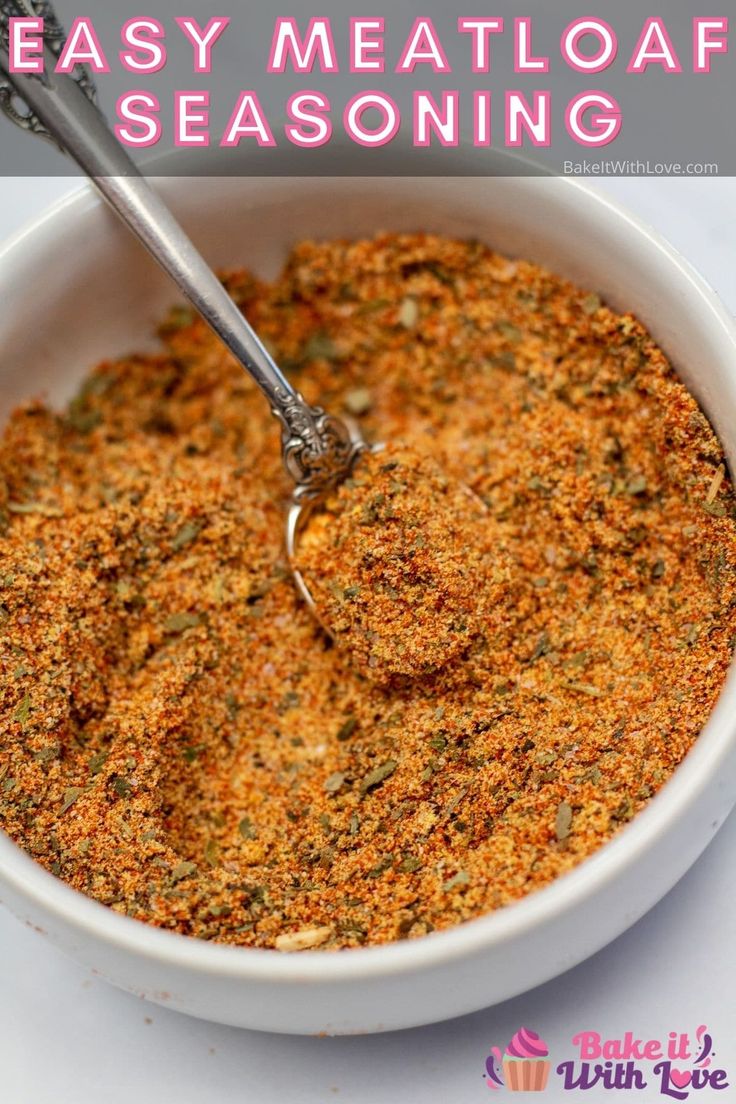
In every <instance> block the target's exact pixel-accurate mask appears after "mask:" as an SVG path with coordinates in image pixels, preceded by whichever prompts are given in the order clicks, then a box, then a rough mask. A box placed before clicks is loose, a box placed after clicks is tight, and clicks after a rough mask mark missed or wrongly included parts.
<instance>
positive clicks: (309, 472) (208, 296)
mask: <svg viewBox="0 0 736 1104" xmlns="http://www.w3.org/2000/svg"><path fill="white" fill-rule="evenodd" d="M27 15H38V16H42V17H43V18H44V20H45V29H44V37H45V39H46V51H45V59H46V65H45V68H46V73H45V74H43V75H41V74H38V75H20V74H11V73H10V72H9V61H8V47H9V20H10V19H11V18H12V17H13V16H27ZM63 39H64V36H63V32H62V31H61V28H60V26H59V22H58V20H57V19H56V16H55V14H54V12H53V9H52V6H51V5H50V4H49V3H47V2H46V0H43V2H39V0H0V108H2V109H3V110H4V111H5V113H6V114H7V115H8V116H9V117H10V118H11V119H12V120H13V121H14V122H16V123H17V124H18V125H20V126H22V127H23V128H24V129H26V130H30V131H32V132H34V133H38V134H41V135H42V136H43V137H47V138H51V139H52V140H53V141H54V142H55V143H56V144H57V145H58V146H59V147H60V148H61V150H62V151H63V152H64V153H67V154H68V155H69V156H70V157H71V158H72V159H73V160H74V161H76V163H77V164H78V165H79V166H80V167H81V168H82V169H83V171H84V172H85V173H86V174H87V176H89V177H90V179H91V180H92V181H93V182H94V184H95V185H96V186H97V188H98V189H99V191H100V192H101V193H102V195H103V196H104V198H105V199H106V200H107V202H108V203H109V204H110V206H111V207H112V208H113V209H114V210H115V211H116V212H117V214H118V215H119V216H120V218H121V219H122V220H123V222H125V223H126V225H127V226H128V227H129V228H130V229H131V230H132V231H133V233H134V234H135V235H136V237H137V238H138V239H139V240H140V241H141V242H142V243H143V245H144V246H145V247H146V249H148V251H149V252H150V253H151V254H152V255H153V257H155V259H156V260H157V261H158V263H159V264H160V265H161V267H162V268H163V269H164V270H165V271H166V272H167V273H168V274H169V275H170V276H171V277H172V279H173V280H174V282H175V283H176V284H177V285H178V287H179V289H180V290H181V291H182V292H183V293H184V295H186V297H187V298H188V299H189V301H190V302H191V303H192V305H193V306H194V307H195V308H196V309H197V310H198V311H199V313H200V314H201V315H202V317H203V318H204V319H205V321H207V322H208V323H209V325H210V326H211V327H212V329H213V330H214V331H215V333H216V334H217V335H218V337H220V338H221V339H222V341H223V342H224V343H225V345H226V346H227V348H228V349H229V350H230V352H231V353H232V354H233V356H234V357H235V358H236V359H237V360H238V361H239V362H240V364H242V365H243V367H244V368H245V369H246V371H247V372H248V373H249V374H250V375H251V377H252V378H253V379H254V381H255V382H256V383H257V384H258V386H259V387H260V389H261V391H262V392H263V393H264V395H265V396H266V398H267V399H268V401H269V403H270V405H271V409H272V411H273V413H274V414H275V415H276V417H277V418H278V419H279V421H280V423H281V430H282V451H283V458H284V464H285V466H286V468H287V471H288V472H289V474H290V475H291V477H292V478H293V480H294V482H295V484H296V487H295V491H294V494H295V498H296V499H297V500H301V499H311V498H317V497H319V496H320V495H321V494H322V493H324V491H325V490H327V489H328V488H329V487H331V486H333V485H334V484H335V483H337V482H339V481H340V480H341V479H342V478H344V477H345V476H346V475H347V474H348V473H349V471H350V469H351V468H352V465H353V463H354V461H355V458H356V456H357V454H358V453H359V452H360V450H361V448H362V447H363V446H362V442H360V441H359V440H356V439H355V438H354V437H353V436H352V435H351V432H350V430H349V429H348V427H347V426H346V425H345V423H344V422H342V421H341V420H340V419H338V418H335V417H334V416H332V415H330V414H328V413H326V412H325V411H324V410H322V409H321V408H320V407H313V406H310V405H309V404H308V403H306V402H305V401H304V399H303V397H302V396H301V395H300V394H299V393H298V392H297V391H295V390H294V388H293V387H292V386H291V384H290V383H289V381H288V380H287V379H286V377H285V376H284V375H283V373H282V372H281V370H280V369H279V367H278V366H277V364H276V363H275V361H274V360H273V358H272V357H271V356H270V354H269V353H268V350H267V349H266V348H265V346H264V345H263V343H262V342H261V340H260V339H259V337H258V335H257V334H256V333H255V331H254V330H253V329H252V328H251V326H250V325H249V324H248V322H247V321H246V319H245V318H244V317H243V315H242V313H241V312H240V310H239V309H238V307H237V306H236V305H235V303H234V302H233V301H232V299H231V298H230V296H229V295H228V294H227V292H226V291H225V289H224V287H223V286H222V284H221V283H220V281H219V280H218V279H217V277H216V276H215V274H214V272H213V271H212V270H211V268H210V267H209V265H208V264H207V263H206V262H205V260H204V258H203V257H202V256H201V254H200V253H199V252H198V250H197V249H196V248H195V247H194V245H193V244H192V242H191V241H190V240H189V238H188V237H187V235H186V234H185V233H184V231H183V229H182V228H181V226H180V225H179V223H178V222H177V221H176V219H175V218H174V217H173V215H172V214H171V212H170V211H169V209H168V207H167V206H166V204H165V203H164V202H163V200H162V199H161V198H160V197H159V196H158V195H157V194H156V192H154V191H153V189H152V188H151V186H150V185H149V184H148V182H147V181H146V180H145V179H144V178H143V177H142V176H141V175H140V173H139V172H138V170H137V169H136V167H135V165H134V164H133V162H132V161H131V160H130V158H129V157H128V155H127V154H126V153H125V151H124V149H123V147H122V146H121V145H120V144H119V142H118V141H117V139H116V138H115V136H114V135H113V133H112V131H111V130H110V129H109V127H108V125H107V122H106V120H105V119H104V117H103V115H102V114H101V112H100V111H99V110H98V108H97V107H96V105H95V103H94V85H93V84H92V82H91V78H89V76H87V77H86V78H85V77H81V78H78V79H74V78H72V77H70V76H65V75H63V74H57V73H55V72H54V65H55V62H56V54H58V52H59V50H60V48H61V45H62V44H63ZM52 44H53V46H52ZM3 75H4V77H5V79H4V80H3V79H2V78H3ZM16 96H18V97H20V98H21V99H22V100H23V101H24V102H25V104H27V106H28V109H29V110H28V112H26V113H23V112H22V111H20V110H19V109H18V108H17V107H15V106H14V100H15V97H16Z"/></svg>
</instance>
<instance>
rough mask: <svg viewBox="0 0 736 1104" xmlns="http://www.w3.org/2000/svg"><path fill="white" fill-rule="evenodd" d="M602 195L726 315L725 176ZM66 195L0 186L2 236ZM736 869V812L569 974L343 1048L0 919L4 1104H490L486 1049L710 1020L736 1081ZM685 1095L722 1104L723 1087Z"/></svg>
mask: <svg viewBox="0 0 736 1104" xmlns="http://www.w3.org/2000/svg"><path fill="white" fill-rule="evenodd" d="M598 186H599V187H601V188H602V189H605V190H608V191H610V192H611V193H612V194H614V195H615V196H617V197H618V198H620V199H621V200H623V201H624V202H625V203H627V204H628V205H629V206H630V207H631V208H632V209H633V210H634V211H635V212H637V213H638V214H640V215H641V216H642V217H643V218H645V219H646V220H647V221H649V222H651V223H652V224H653V225H655V226H656V227H657V228H658V229H659V230H661V231H662V232H663V233H664V234H665V235H666V236H667V237H668V238H669V239H670V240H671V241H672V242H673V243H674V244H675V245H676V246H677V247H678V248H679V249H680V250H681V251H682V252H683V253H684V254H685V255H686V256H687V257H689V258H690V260H691V261H693V263H694V264H695V265H696V266H697V267H698V268H699V269H700V270H701V272H702V273H703V274H704V275H705V276H706V277H707V278H708V279H709V280H710V282H711V283H712V284H713V285H714V286H715V288H716V289H717V291H718V292H719V293H720V295H721V296H722V298H723V300H724V301H725V303H726V305H727V306H728V307H730V308H731V309H732V310H733V311H736V218H734V211H735V210H736V180H733V179H728V180H710V181H699V180H649V179H646V180H645V179H640V180H636V179H629V180H607V181H601V182H599V183H598ZM68 187H69V182H65V181H63V180H37V181H28V180H18V179H0V239H1V238H4V237H6V236H7V235H8V234H10V233H11V232H12V231H13V230H14V229H16V228H17V227H18V226H20V225H21V224H22V223H23V222H24V221H26V220H27V219H29V218H31V217H33V216H34V215H35V214H36V213H37V212H38V211H40V210H41V209H42V207H43V206H44V205H45V204H46V203H48V202H50V201H51V200H52V199H53V198H55V197H56V196H58V195H61V194H62V193H63V192H64V191H65V190H66V189H67V188H68ZM0 309H2V306H1V304H0ZM735 861H736V816H732V817H731V819H730V820H729V821H728V822H727V823H726V825H725V826H724V827H723V828H722V830H721V832H720V833H719V835H718V836H717V838H716V839H715V841H714V842H713V843H712V844H711V846H710V847H709V848H708V850H707V851H706V852H705V854H704V855H703V856H702V858H701V859H700V861H699V862H698V863H697V864H696V865H695V867H694V868H693V869H692V870H691V871H690V873H689V874H688V875H687V876H686V877H685V878H684V879H683V880H682V881H681V882H680V883H679V885H678V886H676V888H675V889H674V890H673V891H672V892H671V893H670V894H669V895H668V897H667V898H666V899H665V900H664V901H662V902H661V903H660V905H659V906H658V907H657V908H655V909H654V910H653V911H652V912H650V913H649V915H648V916H646V917H645V918H644V919H643V920H641V921H640V922H639V923H638V924H637V925H636V926H635V927H634V928H632V929H631V930H630V931H629V932H627V933H626V934H625V935H623V936H622V937H621V938H620V939H618V940H617V941H616V942H615V943H613V944H611V945H610V946H609V947H608V948H606V949H605V950H604V951H602V952H601V953H599V954H598V955H596V956H595V957H594V958H592V959H590V960H589V961H588V962H586V963H583V964H582V965H581V966H579V967H578V968H577V969H575V970H572V971H571V972H569V973H568V974H565V975H564V976H562V977H560V978H558V979H557V980H555V981H552V982H550V983H548V984H547V985H544V986H542V987H541V988H539V989H536V990H534V991H532V992H530V993H527V994H525V995H524V996H521V997H518V998H516V999H515V1000H512V1001H509V1002H507V1003H505V1004H503V1005H501V1006H499V1007H497V1008H495V1009H489V1010H487V1011H484V1012H479V1013H476V1014H475V1015H473V1016H468V1017H465V1018H463V1019H460V1020H455V1021H453V1022H451V1023H446V1024H438V1025H435V1026H433V1027H427V1028H422V1029H417V1030H414V1031H409V1032H401V1033H398V1034H394V1035H382V1036H373V1037H365V1038H352V1039H300V1038H288V1037H284V1036H276V1035H260V1034H256V1033H249V1032H245V1031H237V1030H235V1029H231V1028H225V1027H219V1026H215V1025H213V1024H208V1023H204V1022H200V1021H195V1020H190V1019H187V1018H186V1017H183V1016H179V1015H177V1014H175V1013H172V1012H167V1011H165V1010H164V1009H162V1008H159V1007H157V1006H154V1005H146V1004H144V1003H143V1002H141V1001H140V1000H136V999H134V998H133V997H130V996H127V995H126V994H123V993H120V992H117V991H116V990H114V989H112V988H110V987H109V986H107V985H106V984H105V983H104V982H101V981H99V980H97V979H95V978H93V977H92V976H91V975H90V974H89V973H88V972H87V971H86V970H85V969H83V968H82V967H80V966H77V965H76V964H75V963H73V962H71V961H68V960H67V959H66V958H65V957H64V956H62V955H61V954H60V953H59V952H57V951H56V950H54V949H52V948H51V947H50V946H47V944H46V943H45V941H44V940H43V939H42V938H41V937H40V936H38V935H36V934H35V933H33V932H31V931H29V930H27V929H25V928H22V927H21V926H20V925H19V924H17V922H16V921H15V920H14V919H12V918H11V917H10V916H9V915H7V914H6V913H4V912H0V1104H98V1102H102V1101H104V1102H105V1104H123V1102H125V1104H130V1102H131V1101H144V1102H146V1104H148V1102H149V1101H150V1102H154V1101H156V1102H159V1101H160V1102H162V1104H168V1102H170V1101H171V1102H176V1104H201V1102H202V1101H207V1102H208V1104H209V1102H210V1101H212V1102H215V1101H216V1102H217V1104H235V1102H238V1104H240V1102H251V1101H252V1102H254V1104H256V1102H257V1104H276V1102H278V1104H283V1102H285V1101H291V1100H298V1101H299V1104H322V1102H324V1101H336V1102H343V1104H399V1102H400V1104H420V1102H421V1104H435V1102H436V1104H450V1101H452V1104H473V1102H476V1101H477V1102H482V1101H483V1100H487V1099H489V1097H490V1098H493V1097H491V1094H490V1093H489V1090H488V1089H487V1088H486V1085H485V1083H484V1080H483V1077H482V1074H483V1067H484V1061H485V1057H486V1055H487V1053H488V1050H489V1047H490V1045H491V1044H492V1043H498V1044H501V1045H503V1044H505V1042H506V1041H507V1040H508V1038H509V1037H510V1036H511V1034H512V1033H513V1032H514V1031H515V1030H516V1029H517V1028H518V1027H519V1026H520V1024H526V1025H528V1026H529V1027H532V1028H534V1029H535V1030H536V1031H538V1032H539V1033H541V1034H542V1035H543V1037H544V1038H545V1039H547V1041H548V1042H549V1044H550V1047H551V1049H552V1053H553V1056H554V1057H555V1058H558V1059H561V1058H562V1057H568V1056H571V1054H570V1046H569V1040H570V1038H571V1036H572V1035H573V1034H574V1033H575V1032H577V1031H580V1030H587V1029H589V1030H597V1031H599V1032H601V1034H603V1035H611V1036H613V1035H621V1034H623V1032H624V1031H626V1030H631V1031H633V1032H634V1033H635V1035H637V1036H645V1037H664V1038H665V1039H666V1036H667V1033H668V1032H669V1031H675V1030H676V1031H690V1032H693V1031H694V1030H695V1028H696V1027H697V1025H698V1024H700V1023H707V1024H708V1026H709V1029H710V1031H711V1033H712V1034H713V1036H714V1040H715V1044H714V1045H715V1050H716V1052H717V1053H716V1062H715V1064H716V1065H718V1066H723V1067H725V1068H726V1069H727V1070H728V1071H729V1072H730V1073H731V1075H732V1081H733V1084H734V1085H736V1038H735V1036H736V1004H735V1003H734V999H733V988H734V981H735V980H736V973H735V971H736V963H735V962H734V944H735V942H736V895H734V892H733V870H734V862H735ZM504 1095H505V1094H504ZM494 1096H495V1094H494ZM500 1098H501V1094H499V1097H498V1099H500ZM521 1099H529V1098H528V1097H524V1098H521ZM543 1099H544V1100H545V1101H557V1100H559V1101H563V1100H573V1099H582V1100H584V1101H585V1102H586V1104H598V1102H599V1101H604V1100H605V1101H611V1100H631V1101H641V1102H642V1104H652V1102H654V1101H658V1100H666V1099H668V1098H666V1097H662V1096H660V1095H659V1093H658V1092H657V1091H656V1089H655V1088H654V1087H653V1086H652V1088H651V1089H648V1090H646V1091H644V1092H635V1091H616V1092H610V1093H609V1092H605V1091H603V1090H600V1089H592V1090H590V1091H588V1092H585V1093H584V1094H583V1095H582V1096H581V1095H580V1094H579V1093H578V1092H563V1091H562V1090H561V1089H559V1088H557V1087H553V1085H552V1084H550V1087H549V1089H548V1090H547V1092H546V1094H545V1096H544V1097H543ZM688 1099H689V1100H702V1101H704V1102H705V1104H707V1102H708V1101H710V1100H712V1101H719V1102H723V1104H726V1102H727V1101H730V1100H736V1088H734V1087H732V1088H729V1089H727V1090H726V1091H725V1092H721V1093H715V1092H712V1091H710V1090H707V1089H706V1090H704V1091H701V1092H697V1093H691V1094H690V1096H689V1098H688Z"/></svg>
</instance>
